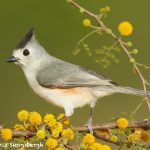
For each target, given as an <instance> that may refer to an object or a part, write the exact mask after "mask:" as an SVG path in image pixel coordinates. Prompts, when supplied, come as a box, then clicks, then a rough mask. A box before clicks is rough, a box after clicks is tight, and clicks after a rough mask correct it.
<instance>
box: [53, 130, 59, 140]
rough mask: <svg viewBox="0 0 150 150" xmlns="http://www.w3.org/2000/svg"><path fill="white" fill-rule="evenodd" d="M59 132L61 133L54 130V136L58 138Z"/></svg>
mask: <svg viewBox="0 0 150 150" xmlns="http://www.w3.org/2000/svg"><path fill="white" fill-rule="evenodd" d="M59 133H60V132H59V131H57V130H53V131H52V137H53V138H55V139H57V138H58V137H59Z"/></svg>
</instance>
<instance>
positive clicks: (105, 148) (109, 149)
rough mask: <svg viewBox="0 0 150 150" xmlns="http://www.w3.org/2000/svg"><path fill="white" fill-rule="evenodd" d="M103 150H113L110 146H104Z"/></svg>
mask: <svg viewBox="0 0 150 150" xmlns="http://www.w3.org/2000/svg"><path fill="white" fill-rule="evenodd" d="M101 148H102V149H101V150H111V148H110V146H108V145H102V146H101Z"/></svg>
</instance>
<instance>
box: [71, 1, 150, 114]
mask: <svg viewBox="0 0 150 150" xmlns="http://www.w3.org/2000/svg"><path fill="white" fill-rule="evenodd" d="M68 2H69V3H70V4H71V5H72V6H74V7H76V8H77V9H79V10H84V13H85V14H86V15H88V16H90V17H92V18H93V19H95V20H96V22H97V23H98V26H99V27H100V29H101V30H103V31H105V32H106V33H107V31H108V30H109V28H108V27H107V26H106V25H105V24H104V23H103V21H102V20H101V19H102V17H103V15H102V14H101V15H96V14H94V13H93V12H91V11H89V10H87V9H85V8H83V7H81V6H80V5H79V4H78V3H76V2H75V1H74V0H68ZM109 34H110V35H111V37H112V38H114V39H115V40H117V41H118V43H119V45H120V47H121V48H122V49H123V50H124V52H125V53H126V55H127V56H128V58H129V59H131V58H132V56H131V54H130V52H129V51H128V49H127V48H126V45H125V43H124V42H123V41H122V39H121V38H119V37H117V35H115V34H114V33H113V32H112V31H111V33H109ZM133 69H134V70H135V71H136V73H137V74H138V76H139V78H140V80H141V82H142V85H143V89H144V91H145V92H146V91H147V87H146V84H147V83H146V80H145V78H144V76H143V74H142V73H141V71H140V69H139V67H138V65H137V64H136V63H133ZM144 100H146V102H147V104H148V108H149V110H150V102H149V100H148V97H147V96H146V95H145V98H144ZM143 102H144V101H143ZM142 104H143V103H142ZM138 107H141V105H139V106H138ZM135 112H136V111H135Z"/></svg>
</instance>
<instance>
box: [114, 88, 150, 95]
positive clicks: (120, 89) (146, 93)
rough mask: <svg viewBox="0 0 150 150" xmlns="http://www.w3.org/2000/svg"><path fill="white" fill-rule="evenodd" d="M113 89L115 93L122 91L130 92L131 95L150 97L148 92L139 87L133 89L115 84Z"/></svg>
mask: <svg viewBox="0 0 150 150" xmlns="http://www.w3.org/2000/svg"><path fill="white" fill-rule="evenodd" d="M115 90H116V92H117V93H124V94H131V95H137V96H143V97H144V96H147V97H150V92H149V91H147V92H145V91H143V90H139V89H134V88H131V87H122V86H117V87H115Z"/></svg>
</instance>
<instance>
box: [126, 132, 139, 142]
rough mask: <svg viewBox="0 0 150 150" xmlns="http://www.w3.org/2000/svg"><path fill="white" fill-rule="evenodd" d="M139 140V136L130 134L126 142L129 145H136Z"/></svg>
mask: <svg viewBox="0 0 150 150" xmlns="http://www.w3.org/2000/svg"><path fill="white" fill-rule="evenodd" d="M140 138H141V135H140V134H136V133H132V134H130V135H129V136H128V141H129V142H130V143H137V142H139V140H140Z"/></svg>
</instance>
